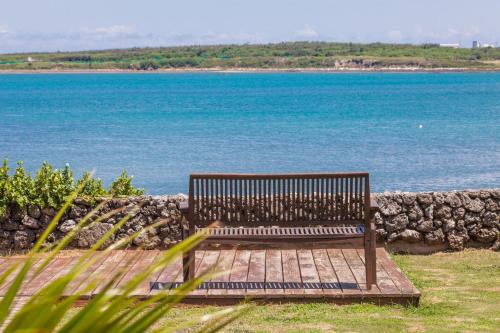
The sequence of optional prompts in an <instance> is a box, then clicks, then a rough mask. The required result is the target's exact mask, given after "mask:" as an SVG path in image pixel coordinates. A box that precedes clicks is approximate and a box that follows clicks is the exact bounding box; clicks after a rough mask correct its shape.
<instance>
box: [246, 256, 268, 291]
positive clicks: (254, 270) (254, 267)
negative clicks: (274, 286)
mask: <svg viewBox="0 0 500 333" xmlns="http://www.w3.org/2000/svg"><path fill="white" fill-rule="evenodd" d="M265 279H266V250H252V253H251V255H250V265H249V267H248V277H247V295H252V296H257V295H259V296H262V295H265V293H266V291H265V289H264V288H263V284H264V282H265Z"/></svg>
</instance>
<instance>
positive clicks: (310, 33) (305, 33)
mask: <svg viewBox="0 0 500 333" xmlns="http://www.w3.org/2000/svg"><path fill="white" fill-rule="evenodd" d="M295 34H296V35H297V36H299V37H306V38H315V37H318V36H319V33H318V32H317V31H316V30H314V29H313V28H312V27H311V26H310V25H309V24H304V28H302V29H300V30H297V31H296V32H295Z"/></svg>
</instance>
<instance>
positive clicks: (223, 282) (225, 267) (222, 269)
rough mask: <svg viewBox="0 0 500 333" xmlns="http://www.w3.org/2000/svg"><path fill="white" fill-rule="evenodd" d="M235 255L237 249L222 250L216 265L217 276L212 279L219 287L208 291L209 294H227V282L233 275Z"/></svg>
mask: <svg viewBox="0 0 500 333" xmlns="http://www.w3.org/2000/svg"><path fill="white" fill-rule="evenodd" d="M235 255H236V250H221V251H220V255H219V260H218V261H217V266H216V267H215V270H216V272H217V276H215V277H214V278H213V279H211V280H210V282H211V283H213V284H217V287H218V288H213V289H209V290H208V293H207V295H208V296H211V295H218V296H220V295H226V294H227V282H229V278H230V277H231V267H232V266H233V262H234V257H235Z"/></svg>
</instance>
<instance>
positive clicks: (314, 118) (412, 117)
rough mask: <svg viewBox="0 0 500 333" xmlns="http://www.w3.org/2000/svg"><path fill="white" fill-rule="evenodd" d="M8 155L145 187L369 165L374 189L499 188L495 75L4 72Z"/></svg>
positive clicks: (3, 139)
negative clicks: (220, 175)
mask: <svg viewBox="0 0 500 333" xmlns="http://www.w3.org/2000/svg"><path fill="white" fill-rule="evenodd" d="M0 158H8V159H9V160H10V161H11V164H12V166H13V164H14V162H15V161H17V160H23V161H25V165H26V166H27V167H28V168H29V169H30V170H34V168H35V167H37V166H39V165H40V164H41V162H42V161H44V160H47V161H49V162H51V163H53V164H55V165H56V166H59V167H60V166H63V165H64V163H66V162H67V163H70V165H71V166H72V167H73V168H74V169H75V170H76V171H78V172H81V171H82V170H84V169H94V168H95V169H96V170H97V172H96V174H97V176H99V177H101V178H102V179H103V180H104V182H105V183H106V184H109V182H110V180H111V179H112V178H113V177H115V176H117V175H118V174H119V173H120V171H121V169H122V168H126V169H127V170H128V171H129V173H132V174H134V175H135V183H136V185H139V186H142V187H145V188H146V190H147V192H148V193H152V194H163V193H177V192H187V176H188V174H189V173H190V172H266V173H270V172H312V171H361V170H362V171H369V172H370V173H371V174H372V181H371V183H372V187H373V188H374V190H376V191H384V190H411V191H417V190H444V189H461V188H480V187H500V74H491V73H484V74H482V73H457V74H452V73H449V74H394V73H390V74H382V73H380V74H378V73H370V74H319V73H286V74H279V73H277V74H209V73H205V74H204V73H200V74H34V75H0Z"/></svg>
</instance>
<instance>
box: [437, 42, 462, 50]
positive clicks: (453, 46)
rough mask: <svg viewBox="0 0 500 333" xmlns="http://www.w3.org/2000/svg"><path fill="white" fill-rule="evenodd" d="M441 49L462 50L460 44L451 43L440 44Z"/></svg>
mask: <svg viewBox="0 0 500 333" xmlns="http://www.w3.org/2000/svg"><path fill="white" fill-rule="evenodd" d="M439 46H440V47H450V48H452V49H458V48H460V44H458V43H451V44H439Z"/></svg>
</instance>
